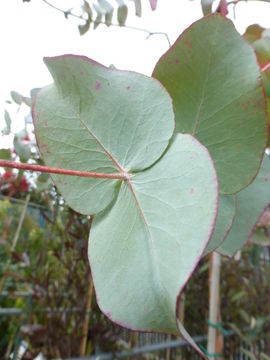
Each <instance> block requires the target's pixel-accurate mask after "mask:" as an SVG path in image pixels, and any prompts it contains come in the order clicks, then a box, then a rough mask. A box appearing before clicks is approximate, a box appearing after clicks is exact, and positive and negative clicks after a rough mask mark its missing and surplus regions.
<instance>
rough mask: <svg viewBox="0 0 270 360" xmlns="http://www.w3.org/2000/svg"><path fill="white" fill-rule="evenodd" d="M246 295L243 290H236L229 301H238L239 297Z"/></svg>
mask: <svg viewBox="0 0 270 360" xmlns="http://www.w3.org/2000/svg"><path fill="white" fill-rule="evenodd" d="M246 296H247V293H246V291H244V290H242V291H238V292H237V293H236V294H234V295H233V296H232V297H231V302H235V301H238V300H239V299H242V298H243V297H246Z"/></svg>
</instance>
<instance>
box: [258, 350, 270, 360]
mask: <svg viewBox="0 0 270 360" xmlns="http://www.w3.org/2000/svg"><path fill="white" fill-rule="evenodd" d="M260 360H270V356H268V355H267V354H265V353H262V352H261V353H260Z"/></svg>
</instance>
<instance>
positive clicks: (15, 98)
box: [10, 91, 23, 105]
mask: <svg viewBox="0 0 270 360" xmlns="http://www.w3.org/2000/svg"><path fill="white" fill-rule="evenodd" d="M10 96H11V98H12V100H13V101H14V102H15V103H16V104H18V105H21V103H22V102H23V96H22V95H21V94H19V93H18V92H17V91H11V92H10Z"/></svg>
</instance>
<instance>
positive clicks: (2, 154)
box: [0, 149, 11, 160]
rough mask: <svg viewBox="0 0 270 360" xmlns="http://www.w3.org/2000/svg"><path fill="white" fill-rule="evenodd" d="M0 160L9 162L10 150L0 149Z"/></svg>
mask: <svg viewBox="0 0 270 360" xmlns="http://www.w3.org/2000/svg"><path fill="white" fill-rule="evenodd" d="M0 159H3V160H11V152H10V149H0Z"/></svg>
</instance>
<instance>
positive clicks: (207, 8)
mask: <svg viewBox="0 0 270 360" xmlns="http://www.w3.org/2000/svg"><path fill="white" fill-rule="evenodd" d="M213 2H214V0H201V7H202V11H203V15H204V16H205V15H208V14H211V13H212V5H213Z"/></svg>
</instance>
